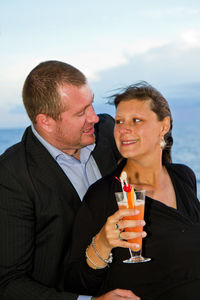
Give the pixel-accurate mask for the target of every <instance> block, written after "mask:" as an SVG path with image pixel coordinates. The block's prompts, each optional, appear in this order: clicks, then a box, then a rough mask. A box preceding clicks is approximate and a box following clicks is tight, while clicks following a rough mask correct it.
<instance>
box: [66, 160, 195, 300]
mask: <svg viewBox="0 0 200 300" xmlns="http://www.w3.org/2000/svg"><path fill="white" fill-rule="evenodd" d="M123 165H124V163H122V164H121V166H119V168H118V169H117V170H116V172H114V173H112V174H111V175H108V176H106V177H104V178H102V179H100V180H99V181H98V182H97V183H95V184H94V185H93V186H91V187H90V189H89V190H88V192H87V194H86V196H85V198H84V201H83V204H82V206H81V208H80V210H79V212H78V215H77V218H76V222H75V226H74V235H73V246H72V256H71V265H70V267H69V272H70V276H69V277H70V281H69V282H68V283H69V285H70V288H71V289H72V290H73V289H74V290H75V289H76V291H77V289H78V290H79V292H80V293H85V294H94V295H100V294H103V293H105V292H107V291H109V290H113V289H115V288H123V289H130V290H132V291H133V292H134V293H135V294H136V295H138V296H140V297H141V298H142V300H152V299H159V300H165V299H166V300H169V299H170V300H179V299H181V300H183V299H187V300H188V299H192V300H199V299H200V203H199V201H198V199H197V197H196V179H195V175H194V173H193V172H192V170H191V169H189V168H188V167H186V166H184V165H180V164H166V165H165V166H166V168H167V171H168V173H169V175H170V178H171V180H172V183H173V186H174V189H175V193H176V199H177V209H174V208H171V207H168V206H166V205H165V204H163V203H161V202H159V201H157V200H154V199H151V198H150V197H146V206H145V221H146V226H145V231H146V232H147V237H146V238H145V239H144V240H143V256H146V257H151V261H150V262H147V263H140V264H124V263H123V262H122V261H123V259H125V258H128V257H130V254H129V251H128V249H123V248H115V249H113V250H112V253H113V257H114V260H113V263H112V264H111V265H110V267H109V268H106V269H104V270H93V269H91V268H90V267H89V266H88V265H87V263H86V262H85V249H86V247H87V245H88V244H90V242H91V239H92V237H93V236H94V235H95V234H96V233H97V232H98V231H99V230H100V229H101V227H102V226H103V225H104V223H105V221H106V219H107V217H108V216H110V215H112V214H113V213H114V212H115V211H116V210H117V204H116V200H115V196H114V192H116V191H120V190H121V185H120V183H119V182H118V181H117V180H116V179H115V176H119V174H120V172H121V170H122V168H123ZM68 275H69V274H68ZM69 277H68V278H69Z"/></svg>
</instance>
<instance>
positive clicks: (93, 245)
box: [92, 235, 113, 265]
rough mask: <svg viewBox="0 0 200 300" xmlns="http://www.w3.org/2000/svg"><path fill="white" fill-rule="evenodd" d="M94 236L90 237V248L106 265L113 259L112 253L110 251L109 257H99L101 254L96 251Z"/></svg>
mask: <svg viewBox="0 0 200 300" xmlns="http://www.w3.org/2000/svg"><path fill="white" fill-rule="evenodd" d="M95 237H96V235H95V236H94V237H93V238H92V248H93V249H94V252H95V253H96V255H97V256H98V258H100V259H101V260H102V261H103V262H105V263H106V264H107V265H108V264H111V263H112V261H113V255H112V252H110V255H109V258H108V259H105V258H103V257H101V255H100V254H99V252H98V251H97V248H96V245H95Z"/></svg>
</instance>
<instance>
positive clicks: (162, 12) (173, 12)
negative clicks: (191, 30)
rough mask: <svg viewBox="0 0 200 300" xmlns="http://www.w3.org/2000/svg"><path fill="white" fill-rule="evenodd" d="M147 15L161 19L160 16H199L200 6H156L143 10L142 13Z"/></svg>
mask: <svg viewBox="0 0 200 300" xmlns="http://www.w3.org/2000/svg"><path fill="white" fill-rule="evenodd" d="M141 14H142V15H143V16H145V17H149V18H152V19H155V18H156V19H160V18H169V17H173V18H174V17H175V18H179V17H186V16H190V17H192V16H198V15H200V9H199V8H191V7H184V6H177V7H175V6H173V5H172V7H171V8H166V7H163V8H157V9H156V8H154V9H152V10H151V9H149V10H146V11H143V12H142V13H141Z"/></svg>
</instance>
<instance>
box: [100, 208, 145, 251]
mask: <svg viewBox="0 0 200 300" xmlns="http://www.w3.org/2000/svg"><path fill="white" fill-rule="evenodd" d="M137 214H139V211H138V210H137V209H126V208H125V209H120V210H118V211H116V212H115V213H114V214H113V215H112V216H110V217H108V219H107V222H106V223H105V225H104V226H103V227H102V229H101V230H100V231H99V233H98V234H97V235H96V238H95V241H96V246H97V248H98V250H99V252H100V253H105V251H106V252H107V253H109V252H110V251H111V250H112V248H115V247H123V248H131V249H132V250H135V249H138V247H139V245H138V244H136V243H130V242H128V240H129V239H134V238H138V237H145V236H146V232H144V231H142V232H124V231H123V230H124V229H125V228H127V227H129V228H130V227H139V226H144V225H145V221H143V220H123V219H122V218H123V217H129V216H134V215H137ZM108 255H109V254H108Z"/></svg>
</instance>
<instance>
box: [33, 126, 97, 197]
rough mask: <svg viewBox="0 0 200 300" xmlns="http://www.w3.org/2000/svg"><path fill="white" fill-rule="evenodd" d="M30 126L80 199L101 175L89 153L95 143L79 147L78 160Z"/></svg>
mask: <svg viewBox="0 0 200 300" xmlns="http://www.w3.org/2000/svg"><path fill="white" fill-rule="evenodd" d="M31 128H32V131H33V133H34V135H35V136H36V137H37V138H38V140H39V141H40V142H41V144H42V145H43V146H44V147H45V148H46V149H47V150H48V151H49V153H50V154H51V155H52V156H53V158H54V159H55V160H56V161H57V163H58V164H59V166H60V167H61V168H62V170H63V171H64V173H65V174H66V175H67V177H68V178H69V180H70V181H71V183H72V184H73V186H74V188H75V189H76V191H77V193H78V195H79V197H80V199H81V200H82V199H83V197H84V195H85V193H86V192H87V189H88V188H89V186H90V185H91V184H93V183H94V182H95V181H97V180H98V179H100V178H101V177H102V176H101V173H100V171H99V168H98V166H97V164H96V162H95V160H94V158H93V156H92V154H91V152H92V151H93V149H94V147H95V144H92V145H89V146H86V147H84V148H82V149H81V152H80V161H79V160H77V159H76V158H74V157H73V156H71V155H68V154H66V153H64V152H62V151H61V150H59V149H57V148H56V147H54V146H52V145H51V144H49V143H48V142H47V141H46V140H45V139H43V138H42V137H41V136H40V135H39V134H38V132H37V131H36V130H35V129H34V127H33V126H32V127H31Z"/></svg>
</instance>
